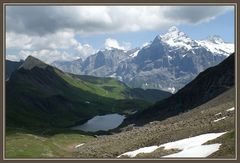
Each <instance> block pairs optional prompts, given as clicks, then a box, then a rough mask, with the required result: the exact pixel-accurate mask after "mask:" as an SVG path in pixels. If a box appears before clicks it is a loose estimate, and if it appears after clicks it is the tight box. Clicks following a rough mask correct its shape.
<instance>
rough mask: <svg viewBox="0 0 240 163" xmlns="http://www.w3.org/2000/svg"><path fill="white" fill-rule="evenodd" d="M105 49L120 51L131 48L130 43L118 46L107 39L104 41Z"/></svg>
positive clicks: (113, 41) (114, 40) (115, 41)
mask: <svg viewBox="0 0 240 163" xmlns="http://www.w3.org/2000/svg"><path fill="white" fill-rule="evenodd" d="M104 45H105V48H106V49H111V48H116V49H121V50H129V49H130V47H131V43H129V42H122V44H121V45H120V43H119V42H118V41H117V40H116V39H113V38H107V39H106V40H105V43H104Z"/></svg>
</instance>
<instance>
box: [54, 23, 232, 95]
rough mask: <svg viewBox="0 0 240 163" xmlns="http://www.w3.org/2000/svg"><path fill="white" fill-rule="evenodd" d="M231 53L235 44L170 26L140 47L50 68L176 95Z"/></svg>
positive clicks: (58, 64)
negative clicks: (199, 37)
mask: <svg viewBox="0 0 240 163" xmlns="http://www.w3.org/2000/svg"><path fill="white" fill-rule="evenodd" d="M233 52H234V45H233V44H230V43H226V42H224V41H223V40H222V39H221V38H220V37H219V36H212V37H209V38H207V39H206V40H193V39H191V38H190V37H189V36H187V34H185V33H184V32H182V31H180V30H179V29H178V28H177V27H171V28H170V29H169V30H168V32H167V33H166V34H164V35H158V36H156V37H155V38H154V40H153V41H151V42H150V43H149V44H148V45H146V46H144V47H142V48H135V49H131V50H129V51H124V50H121V49H105V50H101V51H99V52H97V53H96V54H94V55H91V56H89V57H88V58H87V59H86V60H84V61H83V60H76V61H72V62H67V63H58V62H54V63H53V65H54V66H56V67H58V68H60V69H62V70H63V71H66V72H70V73H75V74H81V75H82V74H83V75H93V76H98V77H114V78H116V79H118V80H121V81H123V82H124V83H126V84H127V85H128V86H131V87H134V88H139V87H140V88H146V89H160V90H165V91H169V92H172V93H175V92H177V91H178V90H179V89H181V88H182V87H183V86H185V85H186V84H187V83H189V82H190V81H192V80H193V79H194V78H195V77H196V76H197V75H198V74H199V73H200V72H202V71H204V70H206V69H207V68H209V67H212V66H215V65H217V64H218V63H220V62H222V61H223V60H224V59H226V58H227V57H228V56H229V55H230V54H231V53H233Z"/></svg>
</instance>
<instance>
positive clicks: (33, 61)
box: [21, 55, 48, 70]
mask: <svg viewBox="0 0 240 163" xmlns="http://www.w3.org/2000/svg"><path fill="white" fill-rule="evenodd" d="M47 66H48V65H47V64H46V63H44V62H42V61H41V60H39V59H37V58H35V57H33V56H31V55H30V56H28V57H27V58H26V60H25V61H24V63H23V65H22V66H21V67H23V68H24V69H26V70H31V69H32V68H34V67H38V68H42V69H45V68H46V67H47Z"/></svg>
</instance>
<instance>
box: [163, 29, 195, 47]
mask: <svg viewBox="0 0 240 163" xmlns="http://www.w3.org/2000/svg"><path fill="white" fill-rule="evenodd" d="M159 38H160V39H161V41H163V42H165V43H167V44H168V45H169V46H170V47H173V48H175V47H177V48H181V47H182V48H185V49H187V50H190V49H191V48H192V47H191V45H192V44H194V41H193V40H192V39H191V38H189V37H188V36H187V35H186V34H185V33H184V32H182V31H180V30H179V29H178V28H177V27H175V26H173V27H171V28H169V29H168V32H167V33H166V34H164V35H160V36H159Z"/></svg>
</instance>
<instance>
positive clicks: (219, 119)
mask: <svg viewBox="0 0 240 163" xmlns="http://www.w3.org/2000/svg"><path fill="white" fill-rule="evenodd" d="M225 118H226V117H222V118H219V119H216V120H214V121H213V122H218V121H221V120H224V119H225Z"/></svg>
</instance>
